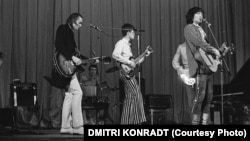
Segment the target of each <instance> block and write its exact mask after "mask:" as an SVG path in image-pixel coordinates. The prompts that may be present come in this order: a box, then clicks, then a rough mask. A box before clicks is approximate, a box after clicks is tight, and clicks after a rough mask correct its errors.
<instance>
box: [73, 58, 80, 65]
mask: <svg viewBox="0 0 250 141" xmlns="http://www.w3.org/2000/svg"><path fill="white" fill-rule="evenodd" d="M72 61H73V62H74V63H75V64H76V65H80V64H82V60H81V59H79V58H78V57H76V56H72Z"/></svg>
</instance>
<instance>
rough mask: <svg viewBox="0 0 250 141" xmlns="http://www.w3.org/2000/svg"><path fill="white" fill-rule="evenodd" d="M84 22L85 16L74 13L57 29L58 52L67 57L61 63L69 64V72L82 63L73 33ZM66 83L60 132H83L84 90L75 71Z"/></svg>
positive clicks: (56, 44)
mask: <svg viewBox="0 0 250 141" xmlns="http://www.w3.org/2000/svg"><path fill="white" fill-rule="evenodd" d="M82 23H83V17H82V16H81V15H80V14H79V13H73V14H71V15H70V16H69V17H68V19H67V21H66V24H62V25H60V26H59V27H58V28H57V31H56V39H55V47H56V53H58V54H59V55H60V56H62V57H63V58H65V60H64V61H63V62H61V64H63V65H64V66H65V67H66V68H67V66H68V70H69V73H73V72H72V71H70V69H71V68H70V66H74V65H76V66H77V65H80V64H82V60H81V59H80V58H78V57H77V56H75V50H76V48H77V46H76V42H75V39H74V33H73V30H76V31H78V30H79V29H80V28H81V26H82ZM67 80H68V79H65V81H67ZM66 84H67V85H66V86H65V97H64V101H63V107H62V126H61V130H60V133H66V134H83V117H82V107H81V106H82V105H81V102H82V90H81V86H80V83H79V81H78V79H77V76H76V74H75V72H74V73H73V74H72V76H71V77H69V81H67V82H66Z"/></svg>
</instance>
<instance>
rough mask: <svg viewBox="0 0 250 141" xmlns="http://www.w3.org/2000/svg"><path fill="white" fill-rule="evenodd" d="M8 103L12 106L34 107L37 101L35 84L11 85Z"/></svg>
mask: <svg viewBox="0 0 250 141" xmlns="http://www.w3.org/2000/svg"><path fill="white" fill-rule="evenodd" d="M10 92H11V94H10V103H11V105H12V106H14V107H17V106H34V105H35V104H36V100H37V89H36V84H35V83H11V84H10Z"/></svg>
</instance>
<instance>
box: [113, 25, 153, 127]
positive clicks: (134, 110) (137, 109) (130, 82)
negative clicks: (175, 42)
mask: <svg viewBox="0 0 250 141" xmlns="http://www.w3.org/2000/svg"><path fill="white" fill-rule="evenodd" d="M122 35H123V38H122V39H120V40H119V41H118V42H117V43H116V44H115V48H114V50H113V53H112V57H113V58H114V59H115V60H116V61H117V62H118V63H119V65H120V66H121V70H120V78H121V80H122V82H123V84H124V90H125V99H124V102H123V110H122V115H121V124H141V123H143V122H145V121H146V117H145V113H144V106H143V98H142V94H141V90H140V87H139V85H138V83H137V81H136V79H135V76H134V75H133V73H131V72H133V71H131V70H133V69H134V68H135V67H136V64H137V63H141V62H142V61H143V60H144V58H145V56H148V55H149V53H148V52H147V51H146V52H145V53H144V54H146V55H145V56H144V55H143V57H141V58H140V59H139V61H138V62H137V61H135V60H137V59H132V57H133V54H132V51H131V50H132V49H131V43H130V41H131V40H133V39H134V38H135V28H134V26H133V25H131V24H128V23H127V24H124V25H123V26H122ZM124 68H126V70H123V69H124Z"/></svg>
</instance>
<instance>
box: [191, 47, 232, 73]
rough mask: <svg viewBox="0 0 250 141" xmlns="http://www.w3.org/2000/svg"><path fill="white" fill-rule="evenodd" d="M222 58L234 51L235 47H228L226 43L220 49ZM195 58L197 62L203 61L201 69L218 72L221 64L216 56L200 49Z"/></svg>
mask: <svg viewBox="0 0 250 141" xmlns="http://www.w3.org/2000/svg"><path fill="white" fill-rule="evenodd" d="M219 51H220V52H221V55H222V57H223V56H225V55H226V54H227V53H228V52H229V51H230V52H232V51H234V48H233V47H227V46H226V44H225V42H224V43H223V44H222V46H221V47H220V48H219ZM194 56H195V58H196V59H197V60H202V62H201V67H202V68H203V69H204V70H206V71H210V72H212V73H213V72H216V71H217V69H218V65H219V64H221V61H220V58H219V57H218V56H216V55H214V54H211V53H207V52H205V51H204V50H203V49H202V48H199V50H198V52H196V53H195V55H194Z"/></svg>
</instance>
